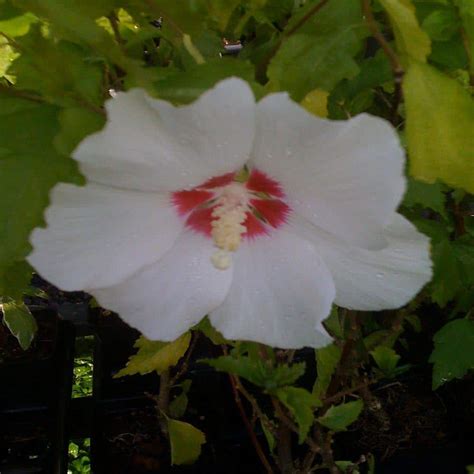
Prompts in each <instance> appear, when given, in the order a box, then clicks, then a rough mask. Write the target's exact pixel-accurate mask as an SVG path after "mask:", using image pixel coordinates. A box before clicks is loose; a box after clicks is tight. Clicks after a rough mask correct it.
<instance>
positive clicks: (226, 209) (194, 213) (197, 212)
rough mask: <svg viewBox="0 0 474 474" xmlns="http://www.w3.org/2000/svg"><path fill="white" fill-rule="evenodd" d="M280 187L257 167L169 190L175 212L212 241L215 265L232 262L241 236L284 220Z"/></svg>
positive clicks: (263, 231)
mask: <svg viewBox="0 0 474 474" xmlns="http://www.w3.org/2000/svg"><path fill="white" fill-rule="evenodd" d="M282 198H284V193H283V191H282V187H281V186H280V184H279V183H277V182H276V181H275V180H273V179H272V178H270V177H268V176H267V175H266V174H265V173H263V172H261V171H259V170H258V169H252V170H248V169H247V168H244V169H242V170H241V171H239V172H237V173H228V174H225V175H221V176H216V177H213V178H211V179H209V180H208V181H206V182H205V183H203V184H201V185H200V186H197V187H195V188H193V189H190V190H182V191H177V192H174V193H172V202H173V204H174V205H175V207H176V208H177V210H178V213H179V214H180V215H182V216H183V217H185V218H186V224H187V226H188V227H189V228H191V229H193V230H194V231H197V232H199V233H203V234H205V235H206V236H208V237H210V238H211V239H212V240H213V243H214V245H215V247H216V251H215V252H214V253H213V254H212V255H211V262H212V264H213V265H214V267H215V268H217V269H219V270H226V269H228V268H229V267H230V266H231V265H232V253H233V252H236V251H237V250H238V249H239V247H240V245H241V244H242V241H243V239H244V238H247V239H253V238H256V237H258V236H261V235H265V234H268V233H269V232H270V231H271V230H272V229H276V228H278V227H279V226H280V225H281V224H283V223H284V222H286V217H287V215H288V213H289V211H290V208H289V206H288V205H287V204H286V203H285V202H284V201H283V200H282Z"/></svg>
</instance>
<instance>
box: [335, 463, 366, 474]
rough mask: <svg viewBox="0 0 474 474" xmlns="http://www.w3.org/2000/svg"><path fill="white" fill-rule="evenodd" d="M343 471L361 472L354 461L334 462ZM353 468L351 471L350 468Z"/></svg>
mask: <svg viewBox="0 0 474 474" xmlns="http://www.w3.org/2000/svg"><path fill="white" fill-rule="evenodd" d="M334 464H335V465H336V466H337V467H338V468H339V469H340V470H341V471H342V472H351V473H352V474H359V472H360V471H359V469H357V466H356V465H355V464H354V463H353V462H352V461H335V463H334ZM349 468H351V471H348V469H349Z"/></svg>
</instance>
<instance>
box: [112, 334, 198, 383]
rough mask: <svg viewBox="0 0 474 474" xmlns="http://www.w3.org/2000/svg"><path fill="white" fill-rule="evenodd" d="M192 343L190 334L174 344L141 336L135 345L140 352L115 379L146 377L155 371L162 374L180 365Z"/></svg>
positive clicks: (184, 335) (181, 337)
mask: <svg viewBox="0 0 474 474" xmlns="http://www.w3.org/2000/svg"><path fill="white" fill-rule="evenodd" d="M190 341H191V333H190V332H186V333H184V334H183V335H182V336H180V337H179V338H178V339H176V340H175V341H172V342H161V341H150V340H148V339H147V338H145V337H144V336H140V337H139V338H138V339H137V340H136V342H135V345H134V347H136V348H138V352H137V353H136V354H135V355H132V356H131V357H130V358H129V359H128V362H127V365H126V366H125V367H124V368H123V369H122V370H120V371H119V372H117V373H116V374H115V375H114V378H118V377H123V376H125V375H135V374H141V375H144V374H148V373H150V372H154V371H156V372H158V373H159V374H160V373H162V372H163V371H165V370H167V369H169V368H170V367H173V366H174V365H176V364H177V363H178V361H179V359H181V357H183V355H184V354H185V353H186V351H187V350H188V347H189V343H190Z"/></svg>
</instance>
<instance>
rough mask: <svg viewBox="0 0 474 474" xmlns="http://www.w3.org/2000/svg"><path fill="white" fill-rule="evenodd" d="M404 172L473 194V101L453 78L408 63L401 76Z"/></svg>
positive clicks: (429, 67) (425, 67) (432, 69)
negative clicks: (406, 155) (405, 148)
mask: <svg viewBox="0 0 474 474" xmlns="http://www.w3.org/2000/svg"><path fill="white" fill-rule="evenodd" d="M404 95H405V105H406V116H407V124H406V137H407V142H408V151H409V156H410V173H411V174H412V175H413V176H415V177H416V178H418V179H420V180H423V181H427V182H430V183H434V182H435V181H436V180H437V179H440V180H442V181H444V182H445V183H448V184H450V185H451V186H455V187H460V188H464V189H465V190H467V191H469V192H471V193H472V192H474V100H473V99H472V97H471V96H470V95H469V93H468V92H467V91H466V90H465V89H464V88H463V87H462V86H461V84H459V83H458V82H457V81H456V80H455V79H451V78H449V77H447V76H445V75H444V74H442V73H441V72H439V71H437V70H436V69H434V68H433V67H431V66H429V65H427V64H422V63H419V62H412V63H411V64H410V67H409V69H408V72H407V74H406V76H405V80H404Z"/></svg>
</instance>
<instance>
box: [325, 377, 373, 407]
mask: <svg viewBox="0 0 474 474" xmlns="http://www.w3.org/2000/svg"><path fill="white" fill-rule="evenodd" d="M376 382H377V381H376V380H367V381H364V382H363V383H360V384H358V385H355V386H354V387H351V388H347V389H345V390H341V391H340V392H337V393H335V394H334V395H332V396H330V397H327V398H325V399H324V400H323V403H324V405H326V406H327V405H330V404H332V403H334V402H337V401H338V400H339V399H340V398H343V397H345V396H347V395H352V394H353V393H355V392H358V391H359V390H361V389H363V388H364V387H367V386H368V385H372V384H374V383H376Z"/></svg>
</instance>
